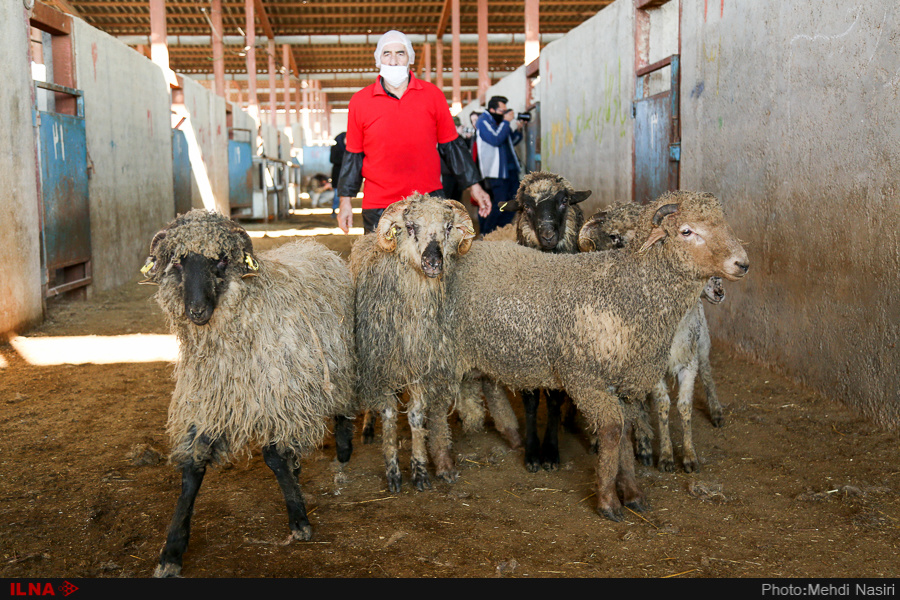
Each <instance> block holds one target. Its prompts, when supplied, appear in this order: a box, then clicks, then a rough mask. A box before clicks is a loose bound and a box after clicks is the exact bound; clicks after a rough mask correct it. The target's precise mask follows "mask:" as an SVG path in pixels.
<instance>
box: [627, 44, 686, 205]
mask: <svg viewBox="0 0 900 600" xmlns="http://www.w3.org/2000/svg"><path fill="white" fill-rule="evenodd" d="M665 67H669V71H670V76H671V82H670V87H669V89H668V90H667V91H665V92H660V93H657V94H654V95H652V96H646V97H645V82H646V79H647V77H648V76H649V75H650V74H651V73H655V72H657V71H660V70H662V69H664V68H665ZM678 82H679V57H678V55H677V54H676V55H672V56H670V57H668V58H666V59H664V60H661V61H659V62H657V63H655V64H653V65H650V66H648V67H646V68H645V69H641V70H639V71H638V72H637V82H636V86H635V99H634V104H633V107H632V114H633V116H634V201H635V202H637V203H638V204H646V203H647V202H651V201H653V200H655V199H656V198H658V197H659V196H660V195H661V194H663V193H664V192H667V191H669V190H676V189H678V179H679V173H678V166H679V161H680V160H681V143H680V140H679V139H678V104H679V103H678Z"/></svg>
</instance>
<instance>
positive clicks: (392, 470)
mask: <svg viewBox="0 0 900 600" xmlns="http://www.w3.org/2000/svg"><path fill="white" fill-rule="evenodd" d="M474 237H475V230H474V228H473V226H472V220H471V218H470V217H469V215H468V213H467V212H466V209H465V208H464V207H463V206H462V204H460V203H459V202H456V201H454V200H443V199H439V198H433V197H431V196H428V195H422V194H413V195H412V196H409V197H408V198H405V199H403V200H401V201H399V202H395V203H394V204H392V205H390V206H389V207H388V208H387V209H385V211H384V213H383V214H382V216H381V219H380V221H379V222H378V227H377V229H376V232H375V234H373V235H365V236H363V237H361V238H360V239H358V240H357V241H356V242H354V244H353V247H352V249H351V252H350V271H351V273H352V276H353V281H354V283H355V289H356V328H355V330H356V348H357V355H358V373H359V375H358V381H359V384H358V396H359V401H360V404H361V405H362V406H363V407H364V408H366V409H369V410H372V411H375V412H380V413H381V416H382V428H383V429H382V431H383V435H382V451H383V454H384V460H385V468H386V476H387V482H388V489H389V490H390V491H391V492H398V491H400V485H401V482H402V477H401V474H400V468H399V462H398V457H397V454H398V448H397V424H396V423H397V392H398V391H399V390H402V389H406V390H407V391H408V393H409V406H408V410H407V417H408V420H409V424H410V428H411V429H412V458H411V471H412V481H413V483H414V485H415V487H416V489H418V490H419V491H424V490H425V489H426V488H430V487H431V480H430V477H429V475H428V470H427V452H426V437H427V442H428V450H430V452H431V455H432V459H433V460H434V463H435V474H436V476H437V477H439V478H441V479H443V480H444V481H447V482H451V483H452V482H454V481H455V480H456V477H457V471H456V469H455V465H454V462H453V459H452V458H451V456H450V428H449V424H448V421H447V414H448V412H449V411H450V409H451V401H455V400H456V399H457V397H458V395H459V385H460V382H459V379H457V378H456V377H455V372H454V371H453V369H452V367H453V365H454V358H453V354H452V340H453V338H452V332H451V331H450V323H449V321H448V319H447V314H446V302H445V300H446V286H447V282H448V280H449V279H450V278H451V277H452V273H453V271H454V269H455V268H456V263H457V261H458V258H459V257H461V256H463V255H464V254H465V253H466V252H467V251H468V250H469V247H470V246H471V244H472V239H473V238H474ZM495 417H496V415H495ZM506 419H507V420H512V422H513V423H515V415H514V414H512V411H511V410H510V411H509V414H508V415H506ZM501 421H502V419H501ZM426 424H427V428H426ZM504 426H507V427H508V425H504V423H502V422H501V423H499V424H498V429H502V428H503V427H504ZM513 429H515V427H514V426H513Z"/></svg>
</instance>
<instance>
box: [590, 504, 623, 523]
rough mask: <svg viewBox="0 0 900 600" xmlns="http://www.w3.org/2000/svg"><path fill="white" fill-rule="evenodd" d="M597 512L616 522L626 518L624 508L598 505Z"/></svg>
mask: <svg viewBox="0 0 900 600" xmlns="http://www.w3.org/2000/svg"><path fill="white" fill-rule="evenodd" d="M597 514H599V515H600V516H601V517H606V518H607V519H609V520H610V521H615V522H616V523H621V522H622V521H623V520H624V519H625V516H624V515H623V514H622V509H620V508H600V507H597Z"/></svg>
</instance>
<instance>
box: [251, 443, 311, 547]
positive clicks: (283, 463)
mask: <svg viewBox="0 0 900 600" xmlns="http://www.w3.org/2000/svg"><path fill="white" fill-rule="evenodd" d="M262 453H263V460H264V461H265V463H266V465H267V466H268V467H269V468H270V469H272V472H273V473H275V478H276V479H277V480H278V485H279V486H280V487H281V493H282V494H284V503H285V505H287V513H288V526H289V527H290V528H291V538H292V539H295V540H300V541H302V542H305V541H308V540H310V539H311V538H312V527H311V526H310V524H309V517H307V516H306V503H305V502H304V501H303V492H301V491H300V481H299V477H300V467H299V460H298V459H297V457H292V458H294V460H296V461H297V463H296V465H295V466H293V467H292V466H291V462H293V461H291V460H288V456H289V455H288V454H287V453H285V452H279V451H278V448H277V447H276V446H275V444H269V445H268V446H264V447H263V449H262Z"/></svg>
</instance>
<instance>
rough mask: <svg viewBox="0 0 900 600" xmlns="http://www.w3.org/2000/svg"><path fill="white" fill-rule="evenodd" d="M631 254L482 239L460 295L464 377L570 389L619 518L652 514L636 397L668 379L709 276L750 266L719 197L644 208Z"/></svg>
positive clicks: (683, 196) (458, 283) (458, 331)
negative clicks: (638, 459) (553, 250)
mask: <svg viewBox="0 0 900 600" xmlns="http://www.w3.org/2000/svg"><path fill="white" fill-rule="evenodd" d="M631 248H633V251H619V252H582V253H579V254H550V253H544V252H534V251H533V250H530V249H528V248H523V247H521V246H518V245H516V244H511V243H509V242H496V243H488V242H477V243H474V244H473V245H472V249H471V250H470V251H469V253H468V254H466V256H464V257H463V258H462V259H461V260H460V261H459V264H458V265H457V268H456V271H455V276H454V277H453V279H452V281H451V282H450V288H449V297H450V299H451V304H452V311H453V312H452V314H453V333H454V336H455V340H456V342H457V344H456V353H455V357H456V360H457V361H458V362H459V365H458V372H459V373H463V374H464V373H466V372H468V371H470V370H472V369H477V370H479V371H481V372H482V373H483V374H485V375H487V376H489V377H492V378H493V379H495V380H496V381H498V382H499V383H501V384H503V385H506V386H508V387H512V388H515V389H534V388H541V387H543V388H549V389H565V390H566V392H568V394H569V395H570V396H571V397H572V400H573V401H574V402H575V405H576V406H577V407H578V410H579V411H580V412H581V413H582V414H583V415H584V417H585V418H586V420H587V421H588V423H589V424H590V425H591V427H592V429H593V430H594V432H595V433H596V434H597V435H598V438H599V452H598V462H597V471H596V473H597V486H598V491H597V511H598V512H599V513H600V514H601V515H603V516H605V517H607V518H610V519H612V520H616V521H618V520H621V519H622V518H623V514H622V503H623V501H624V504H625V505H626V506H628V507H629V508H632V509H634V510H643V509H644V508H645V507H646V505H645V496H644V493H643V492H642V491H641V489H640V487H639V486H638V484H637V481H636V479H635V473H634V457H633V453H632V451H631V447H630V440H629V434H630V429H631V427H632V419H633V418H634V409H633V407H634V404H635V403H634V402H633V400H634V399H638V398H641V397H643V396H645V395H646V394H647V393H649V391H650V390H651V389H652V387H653V386H654V385H655V384H656V383H657V382H658V381H659V380H660V379H661V378H662V376H663V375H664V373H665V370H666V361H667V358H668V354H669V349H670V348H671V346H672V340H673V338H674V335H675V330H676V329H677V327H678V323H679V322H680V321H681V318H682V317H683V316H684V314H685V313H686V312H687V311H688V310H689V309H690V308H691V306H692V305H693V304H694V303H696V302H697V298H699V296H700V291H701V290H702V289H703V286H704V285H705V284H706V282H707V281H708V280H709V278H710V277H712V276H715V275H718V276H721V277H724V278H726V279H729V280H731V281H736V280H738V279H740V278H742V277H744V275H745V274H746V273H747V271H748V269H749V259H748V258H747V254H746V252H745V251H744V249H743V247H742V246H741V244H740V243H739V241H738V240H737V238H736V237H735V236H734V234H733V233H732V232H731V229H730V228H729V227H728V225H727V223H726V222H725V217H724V214H723V211H722V207H721V205H720V204H719V201H718V200H717V199H716V198H715V197H714V196H712V195H711V194H703V193H696V192H687V191H678V192H670V193H667V194H664V195H663V196H661V197H660V198H659V199H658V200H656V201H655V202H653V203H652V204H650V205H648V206H645V207H644V208H643V210H642V212H641V216H640V218H639V220H638V227H637V230H636V234H635V237H634V239H633V240H632V241H631ZM559 306H565V307H566V310H555V309H556V308H558V307H559ZM484 331H490V332H491V335H489V336H482V337H481V339H480V341H479V343H477V344H472V343H469V342H470V340H472V339H473V338H474V337H475V336H478V335H480V332H484ZM610 389H614V390H616V391H617V392H618V394H619V395H618V396H617V395H616V394H615V393H611V392H610V391H609V390H610ZM617 488H618V490H619V491H621V493H622V499H621V500H620V498H619V496H618V494H617Z"/></svg>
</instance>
